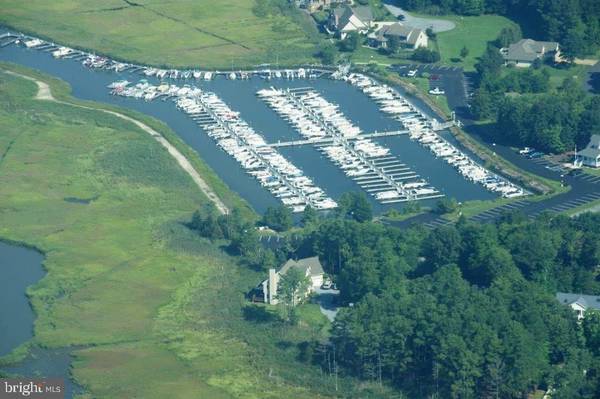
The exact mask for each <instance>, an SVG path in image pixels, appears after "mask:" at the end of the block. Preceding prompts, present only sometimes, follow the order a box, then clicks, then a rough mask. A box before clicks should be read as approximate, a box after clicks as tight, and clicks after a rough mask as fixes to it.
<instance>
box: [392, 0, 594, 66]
mask: <svg viewBox="0 0 600 399" xmlns="http://www.w3.org/2000/svg"><path fill="white" fill-rule="evenodd" d="M398 2H399V3H400V5H402V6H404V7H406V8H408V9H410V10H417V11H424V12H427V13H431V14H447V13H450V12H452V13H455V14H460V15H482V14H484V13H485V14H499V15H505V16H510V17H511V18H515V19H516V20H518V21H519V23H520V24H521V27H522V28H523V30H524V31H526V32H527V33H528V36H530V37H531V36H533V37H539V38H540V39H543V40H552V41H557V42H559V43H560V44H561V48H562V53H563V55H564V56H565V57H567V59H570V60H572V59H573V58H574V57H580V56H582V55H585V54H593V53H595V52H596V51H598V48H599V47H600V22H599V21H600V5H599V3H598V2H597V1H596V0H570V1H553V0H511V1H508V0H475V1H474V0H455V1H446V0H399V1H398ZM466 18H469V17H465V19H466ZM475 37H477V36H475ZM478 38H479V37H478Z"/></svg>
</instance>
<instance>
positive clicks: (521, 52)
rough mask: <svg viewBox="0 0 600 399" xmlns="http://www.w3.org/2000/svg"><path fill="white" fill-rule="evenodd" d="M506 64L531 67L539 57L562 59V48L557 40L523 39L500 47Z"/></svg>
mask: <svg viewBox="0 0 600 399" xmlns="http://www.w3.org/2000/svg"><path fill="white" fill-rule="evenodd" d="M500 53H501V54H502V57H503V58H504V61H505V63H506V64H513V65H515V66H518V67H525V68H526V67H529V66H531V65H532V64H533V62H534V61H535V60H537V59H539V60H542V61H545V60H552V61H554V62H558V61H560V49H559V46H558V43H556V42H538V41H536V40H532V39H521V40H519V41H518V42H516V43H513V44H511V45H510V46H508V47H504V48H501V49H500Z"/></svg>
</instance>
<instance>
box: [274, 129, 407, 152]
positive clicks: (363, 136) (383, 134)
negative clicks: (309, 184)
mask: <svg viewBox="0 0 600 399" xmlns="http://www.w3.org/2000/svg"><path fill="white" fill-rule="evenodd" d="M407 134H408V130H394V131H389V132H375V133H366V134H360V135H358V136H355V137H348V138H347V139H346V140H362V139H368V138H374V137H389V136H402V135H407ZM333 141H335V138H334V137H320V138H315V139H306V140H292V141H278V142H277V143H271V144H267V146H269V147H273V148H277V147H296V146H301V145H315V144H331V143H333Z"/></svg>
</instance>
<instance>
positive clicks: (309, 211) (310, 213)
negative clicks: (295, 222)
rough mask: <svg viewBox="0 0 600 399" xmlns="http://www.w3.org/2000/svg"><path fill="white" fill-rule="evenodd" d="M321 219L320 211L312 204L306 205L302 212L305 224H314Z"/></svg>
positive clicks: (302, 220)
mask: <svg viewBox="0 0 600 399" xmlns="http://www.w3.org/2000/svg"><path fill="white" fill-rule="evenodd" d="M318 220H319V213H318V212H317V211H316V210H315V208H313V207H312V206H310V205H306V207H305V208H304V212H302V219H301V222H302V224H303V225H304V226H311V225H314V224H315V223H316V222H317V221H318Z"/></svg>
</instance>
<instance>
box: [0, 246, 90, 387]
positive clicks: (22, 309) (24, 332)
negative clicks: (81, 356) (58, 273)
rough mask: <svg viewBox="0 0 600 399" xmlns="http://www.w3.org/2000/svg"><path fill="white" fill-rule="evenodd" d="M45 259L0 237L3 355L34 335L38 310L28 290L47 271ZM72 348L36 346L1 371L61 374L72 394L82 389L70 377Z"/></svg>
mask: <svg viewBox="0 0 600 399" xmlns="http://www.w3.org/2000/svg"><path fill="white" fill-rule="evenodd" d="M43 260H44V256H43V255H42V254H40V253H39V252H37V251H34V250H32V249H28V248H23V247H19V246H16V245H9V244H6V243H4V242H1V241H0V357H1V356H4V355H7V354H8V353H10V352H11V351H12V350H13V349H15V348H16V347H18V346H19V345H21V344H23V343H25V342H27V341H29V340H30V339H31V338H32V337H33V323H34V321H35V314H34V313H33V310H32V309H31V306H30V304H29V300H28V298H27V296H26V295H25V292H26V290H27V287H29V286H31V285H33V284H36V283H37V282H38V281H39V280H40V279H42V277H44V275H45V274H46V273H45V271H44V269H43V268H42V261H43ZM70 352H71V349H70V348H57V349H42V348H38V347H34V348H32V349H31V351H30V353H29V354H28V356H27V357H26V358H25V359H24V360H22V361H20V362H18V363H16V364H11V365H8V366H5V367H2V368H0V371H2V372H3V373H7V374H11V375H12V374H15V375H22V376H25V377H29V378H31V377H35V376H39V377H48V378H52V377H62V378H64V379H65V386H66V395H65V397H66V398H72V397H73V394H74V393H76V392H81V391H82V390H81V388H80V387H78V386H77V385H76V384H74V383H73V382H72V381H71V380H70V377H69V369H70V366H71V360H72V359H71V355H70Z"/></svg>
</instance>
